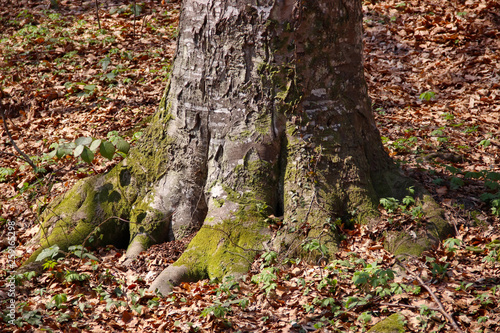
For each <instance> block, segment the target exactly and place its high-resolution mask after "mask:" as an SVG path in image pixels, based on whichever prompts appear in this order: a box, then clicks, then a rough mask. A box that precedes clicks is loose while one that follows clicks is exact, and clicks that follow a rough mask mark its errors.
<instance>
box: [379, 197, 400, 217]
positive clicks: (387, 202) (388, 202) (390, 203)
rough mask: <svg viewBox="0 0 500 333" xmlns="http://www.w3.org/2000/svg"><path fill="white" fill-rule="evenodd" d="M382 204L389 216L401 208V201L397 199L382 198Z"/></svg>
mask: <svg viewBox="0 0 500 333" xmlns="http://www.w3.org/2000/svg"><path fill="white" fill-rule="evenodd" d="M380 204H381V205H382V207H384V209H385V210H386V211H387V213H389V214H391V213H394V212H395V211H396V210H398V208H399V200H398V199H396V198H381V199H380Z"/></svg>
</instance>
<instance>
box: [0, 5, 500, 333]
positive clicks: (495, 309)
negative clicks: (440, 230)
mask: <svg viewBox="0 0 500 333" xmlns="http://www.w3.org/2000/svg"><path fill="white" fill-rule="evenodd" d="M43 3H44V4H42V5H41V4H40V1H32V0H19V1H7V0H0V26H1V28H2V30H1V32H0V88H1V89H0V103H1V104H0V105H1V106H2V110H5V114H4V117H3V118H2V119H1V120H0V124H1V125H2V126H1V128H0V203H1V221H0V223H1V225H2V229H1V237H0V250H1V251H2V252H1V254H0V267H1V271H0V280H1V281H2V288H1V289H0V316H1V318H0V331H2V332H9V331H14V332H41V331H54V332H80V331H83V332H124V331H125V332H126V331H133V332H174V331H178V332H190V331H193V332H196V331H199V332H216V331H222V330H227V331H235V332H236V331H241V332H258V331H266V332H308V331H315V330H318V331H325V332H365V331H367V330H369V329H370V328H372V327H373V326H374V325H376V324H377V323H378V322H380V321H382V320H383V319H385V318H387V317H389V316H391V315H393V314H395V313H398V314H400V315H401V316H400V317H399V318H398V319H397V320H396V321H399V322H400V324H401V325H403V326H404V330H405V331H408V332H451V331H460V330H461V331H464V332H500V306H499V305H500V262H499V259H500V258H499V255H500V229H499V215H500V192H499V190H500V168H499V162H500V61H499V57H500V32H499V31H500V15H499V13H500V2H499V1H498V0H477V1H476V0H474V1H471V0H467V1H465V0H464V1H458V0H451V1H438V0H409V1H404V2H403V1H393V0H383V1H372V2H369V1H365V2H364V5H363V10H364V14H365V19H364V26H365V68H366V78H367V82H368V86H369V94H370V96H371V98H372V101H373V110H374V113H375V117H376V121H377V125H378V128H379V130H380V132H381V135H382V140H383V142H384V145H385V147H386V149H387V151H388V153H389V154H390V155H391V156H393V158H394V160H395V161H396V162H397V163H399V164H400V166H401V168H402V170H403V171H404V172H405V173H406V174H408V175H409V176H411V177H413V178H415V179H417V180H418V181H420V182H421V183H422V184H424V185H425V187H426V188H427V190H428V191H429V192H430V193H431V194H432V195H433V197H434V199H435V200H436V201H437V202H438V203H439V204H440V206H441V207H442V208H443V209H444V211H445V217H446V219H447V220H448V221H449V222H450V223H451V224H452V225H453V226H454V228H455V232H456V234H455V235H453V236H451V235H450V238H449V239H447V240H445V241H443V242H442V243H441V244H440V245H439V247H437V248H435V249H433V250H431V251H427V252H425V253H424V254H423V255H422V256H421V257H420V258H410V259H408V260H407V261H405V262H404V263H402V264H401V265H402V266H400V265H399V264H398V262H397V261H396V259H395V258H394V256H393V255H391V254H390V253H389V252H387V251H386V250H385V249H384V246H383V245H384V243H383V237H380V236H381V235H383V231H385V230H391V229H399V230H402V229H403V230H407V231H408V232H409V233H410V234H411V232H412V231H411V230H412V227H414V226H416V225H419V224H421V223H424V222H425V218H424V217H422V216H421V214H420V207H419V205H418V202H412V200H411V193H410V192H409V197H408V198H407V200H405V201H404V202H397V201H395V200H394V199H392V198H385V200H382V202H381V205H380V212H381V220H380V223H379V224H378V225H377V227H376V228H371V229H368V228H367V227H365V226H357V227H355V228H353V229H349V228H342V226H339V227H340V229H341V231H342V237H343V239H344V240H343V241H342V243H341V251H340V252H339V253H337V254H336V257H337V260H335V261H332V262H330V263H328V265H310V264H307V263H306V262H305V261H301V260H298V259H294V258H289V262H288V263H287V264H286V265H285V264H284V263H279V264H276V263H273V260H274V258H275V254H274V253H269V252H268V253H264V254H263V256H262V257H261V258H259V259H258V260H256V262H255V263H254V265H253V268H252V271H251V272H250V274H249V275H248V277H247V278H246V279H245V280H242V281H234V280H231V279H226V280H224V281H220V282H215V281H207V280H205V281H200V282H197V283H184V284H182V285H181V286H179V287H177V288H175V290H174V291H173V292H172V294H170V295H168V296H167V297H157V296H156V295H153V294H151V293H148V292H146V289H147V286H148V285H149V284H150V283H151V282H152V281H153V280H154V278H155V277H156V276H157V275H158V274H159V273H160V272H161V271H162V270H163V269H164V268H165V267H166V266H168V265H169V264H170V263H172V262H173V261H174V260H175V259H176V258H177V257H178V256H179V255H180V254H181V253H182V251H183V250H184V248H185V246H186V244H187V243H188V242H189V239H183V240H178V241H175V242H171V243H168V244H162V245H156V246H153V247H152V248H151V249H149V250H148V251H146V252H144V253H142V254H141V255H140V256H139V258H138V259H137V260H136V261H135V262H134V263H133V265H132V266H127V267H125V266H123V265H122V261H123V254H124V250H123V249H117V248H114V247H106V248H102V249H99V250H97V251H90V252H88V251H86V250H85V249H83V250H82V249H74V250H73V251H72V252H71V253H68V254H67V255H66V256H65V257H64V258H61V259H56V260H48V261H47V262H46V264H45V268H44V270H43V271H42V272H39V274H36V275H35V274H34V273H31V272H26V273H24V274H17V275H12V274H11V272H10V271H11V270H12V269H15V268H17V267H18V266H19V265H20V264H21V263H22V261H23V260H25V259H26V257H27V256H29V253H31V252H32V251H33V248H32V247H30V246H28V245H27V242H28V241H29V240H30V239H31V238H32V237H33V236H34V235H35V234H36V233H37V232H38V225H39V220H38V213H39V212H40V211H42V210H43V209H44V208H45V207H46V206H47V204H49V203H50V202H51V200H52V199H53V198H54V197H55V196H57V195H60V194H61V193H64V192H65V191H67V190H68V189H69V188H71V186H72V185H73V184H74V183H75V182H76V181H77V180H78V179H81V178H84V177H87V176H89V175H92V174H96V173H103V172H106V171H107V170H109V169H110V168H111V167H112V166H113V165H115V164H116V163H118V161H119V160H120V159H121V157H120V156H119V154H116V157H115V158H114V159H112V160H111V161H109V160H107V159H105V158H104V157H103V156H101V155H99V154H96V155H95V156H91V157H92V158H90V159H91V160H92V164H91V165H89V164H87V163H85V162H84V161H83V160H82V158H83V157H82V158H80V157H78V158H75V157H73V156H71V155H67V156H65V157H63V158H59V159H54V158H53V156H51V155H50V152H51V151H53V150H54V147H56V145H58V147H63V146H64V142H66V143H68V142H72V141H74V140H75V139H76V138H78V137H82V136H86V137H92V138H96V139H101V140H106V139H109V140H113V138H116V137H118V136H120V137H123V138H124V139H125V140H126V141H128V142H131V143H132V145H133V144H134V142H135V140H136V139H137V138H138V137H140V133H141V131H142V129H143V128H144V127H145V126H147V123H148V119H149V118H148V117H149V116H150V115H151V114H153V113H154V111H155V110H156V108H157V105H158V103H159V100H160V98H161V96H162V93H163V89H164V86H165V84H166V81H167V80H168V72H169V68H170V65H171V61H172V57H173V54H174V51H175V38H176V35H177V22H178V15H179V3H170V2H169V1H143V2H141V3H138V4H137V5H138V6H137V7H134V1H126V0H115V1H99V3H100V4H101V7H100V10H99V19H97V16H96V11H95V2H94V1H88V0H82V1H69V0H66V1H65V0H62V1H59V8H58V9H51V8H49V7H48V5H47V4H48V3H49V1H44V2H43ZM134 9H135V14H136V15H137V16H135V15H134ZM99 25H100V27H99ZM7 129H8V131H7ZM12 142H15V144H16V145H17V147H18V148H19V149H20V150H21V151H23V152H24V154H26V157H22V156H21V155H20V154H19V153H18V151H16V149H15V147H14V145H13V143H12ZM82 156H83V155H82ZM87 158H89V157H88V156H87ZM28 160H30V161H31V163H33V164H35V165H36V167H37V168H39V169H40V171H41V172H40V173H38V174H35V173H34V172H33V169H32V168H31V167H30V165H29V163H28ZM13 244H14V245H13ZM315 245H318V244H312V243H311V244H306V245H305V246H309V247H310V248H312V247H314V246H315ZM78 255H79V257H78ZM395 271H399V272H400V273H401V274H396V275H394V272H395ZM13 280H15V282H16V287H15V288H11V287H10V285H9V281H13ZM14 291H15V293H13V292H14ZM14 294H15V295H14ZM11 307H14V308H15V319H13V318H12V317H10V316H9V315H10V313H11V312H10V310H11ZM12 313H14V311H13V312H12Z"/></svg>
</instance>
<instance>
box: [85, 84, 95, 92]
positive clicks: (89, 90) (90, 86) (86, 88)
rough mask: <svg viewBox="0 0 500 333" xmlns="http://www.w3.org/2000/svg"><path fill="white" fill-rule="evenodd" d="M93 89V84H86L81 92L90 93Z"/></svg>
mask: <svg viewBox="0 0 500 333" xmlns="http://www.w3.org/2000/svg"><path fill="white" fill-rule="evenodd" d="M94 89H95V84H87V85H86V86H84V87H83V90H86V91H87V92H92V91H94Z"/></svg>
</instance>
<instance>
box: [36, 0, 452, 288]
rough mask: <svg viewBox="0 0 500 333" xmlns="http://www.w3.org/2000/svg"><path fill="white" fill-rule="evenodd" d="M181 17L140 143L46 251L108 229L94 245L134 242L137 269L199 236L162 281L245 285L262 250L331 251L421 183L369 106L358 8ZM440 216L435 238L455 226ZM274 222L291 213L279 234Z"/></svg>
mask: <svg viewBox="0 0 500 333" xmlns="http://www.w3.org/2000/svg"><path fill="white" fill-rule="evenodd" d="M180 20H181V21H180V28H179V29H180V31H179V39H178V44H177V46H178V47H177V55H176V58H175V62H174V66H173V71H172V75H171V81H170V83H169V86H168V87H167V89H166V92H165V95H164V98H163V99H162V101H161V103H160V107H159V109H158V112H157V113H156V114H155V116H154V119H153V121H152V123H151V125H150V127H149V128H148V130H147V132H146V134H145V137H144V139H143V140H142V142H141V143H140V144H139V145H138V146H137V147H136V148H135V149H133V150H132V151H131V153H130V156H129V157H128V158H127V159H126V160H124V161H123V162H122V163H121V164H120V165H118V166H117V167H116V168H115V169H113V170H112V171H111V172H109V173H108V174H106V175H101V176H96V177H93V178H91V179H88V180H85V181H82V182H80V183H78V184H77V185H76V186H75V187H74V188H73V189H72V190H71V191H70V192H69V193H68V194H67V195H66V196H64V198H62V199H61V200H59V201H58V202H57V203H55V204H54V205H52V207H51V208H50V209H49V210H48V212H47V213H46V216H45V219H44V220H45V222H44V232H43V233H42V235H48V236H47V237H45V236H44V237H41V238H40V240H39V241H40V242H41V244H42V246H43V247H47V246H49V245H51V244H54V243H58V244H59V245H60V246H61V247H62V248H67V247H68V246H69V245H72V244H81V243H82V242H83V241H84V240H85V239H86V238H88V236H89V234H92V235H93V234H94V231H95V228H96V226H97V225H99V226H100V228H99V230H100V231H99V233H95V234H96V235H101V237H100V238H98V237H95V238H96V241H95V242H94V244H96V245H99V244H106V243H113V242H115V243H116V241H115V240H116V239H121V240H123V239H126V240H129V239H130V245H129V248H128V251H127V255H128V256H129V257H131V258H132V257H134V256H135V255H137V254H138V253H139V252H140V251H142V250H144V249H145V248H147V247H148V246H150V245H151V244H153V243H159V242H164V241H168V240H173V239H176V238H180V237H183V236H184V235H186V234H189V233H190V232H192V231H194V230H198V229H199V231H198V233H197V235H196V236H195V238H194V239H193V240H192V242H191V244H190V245H189V247H188V249H187V250H186V251H185V253H184V254H183V255H182V257H181V258H180V259H179V260H178V261H177V262H176V263H175V264H174V265H172V266H170V267H169V268H167V269H166V270H165V271H164V272H163V273H162V274H161V275H160V276H159V278H158V279H157V280H156V281H155V283H154V284H153V286H152V288H153V289H154V288H158V289H160V291H162V292H164V293H165V292H167V291H168V290H169V288H170V287H169V286H170V285H171V284H172V283H174V284H175V283H177V282H179V281H181V280H195V279H200V278H204V277H211V278H215V277H222V276H224V275H228V274H233V275H238V274H244V273H245V272H246V271H247V270H248V268H249V266H250V264H251V262H252V260H253V259H254V257H255V255H256V254H257V253H258V252H259V251H262V250H268V249H276V250H277V251H280V252H281V253H288V254H290V253H294V252H298V250H299V249H300V246H299V245H300V244H301V242H302V241H303V240H304V239H305V238H310V239H311V238H315V239H318V240H319V241H320V242H321V243H322V244H324V245H326V247H327V248H328V249H329V250H331V251H335V249H336V246H337V235H336V232H335V228H334V227H333V221H335V220H337V219H356V220H357V221H359V222H364V221H368V220H369V219H371V218H376V216H377V214H378V211H377V205H378V200H379V198H381V197H386V196H393V197H402V196H404V194H405V192H404V190H405V188H406V187H408V186H409V185H411V184H412V182H411V181H410V180H409V179H406V178H404V177H402V176H401V175H400V174H399V171H398V170H397V169H395V168H394V166H393V164H392V162H391V160H390V159H389V158H388V156H387V154H386V153H385V151H384V149H383V147H382V144H381V141H380V137H379V133H378V131H377V129H376V127H375V122H374V118H373V115H372V112H371V105H370V100H369V98H368V95H367V88H366V84H365V80H364V76H363V63H362V50H363V45H362V24H361V22H362V11H361V2H360V1H358V0H317V1H291V0H281V1H276V0H260V1H257V0H252V1H243V0H228V1H217V0H185V1H184V3H183V9H182V14H181V18H180ZM431 206H432V204H431ZM429 207H430V206H429ZM432 208H433V209H434V210H435V214H434V215H435V216H434V217H435V221H434V222H432V223H433V225H434V226H435V227H436V228H434V229H432V233H433V235H434V238H439V236H441V235H443V234H444V233H446V232H447V224H446V223H445V222H444V221H443V220H442V219H440V217H439V211H438V210H437V211H436V207H435V206H432ZM436 212H437V213H436ZM270 214H274V215H275V216H278V217H280V216H283V224H282V225H283V227H282V228H281V230H280V231H279V232H278V233H277V234H276V235H273V234H272V233H271V231H270V229H269V228H268V226H269V222H273V219H272V218H269V217H268V216H269V215H270ZM110 217H120V218H122V219H126V220H129V221H130V223H123V222H121V221H120V220H118V219H116V218H115V219H110V220H108V221H106V219H107V218H110ZM103 221H106V222H105V223H103ZM429 230H430V229H429ZM424 232H425V231H424ZM398 239H399V240H401V238H398ZM404 241H405V242H407V241H408V239H406V238H404ZM424 245H428V244H427V243H426V244H424ZM37 253H39V251H37ZM37 253H35V254H34V255H33V256H32V258H34V257H36V254H37Z"/></svg>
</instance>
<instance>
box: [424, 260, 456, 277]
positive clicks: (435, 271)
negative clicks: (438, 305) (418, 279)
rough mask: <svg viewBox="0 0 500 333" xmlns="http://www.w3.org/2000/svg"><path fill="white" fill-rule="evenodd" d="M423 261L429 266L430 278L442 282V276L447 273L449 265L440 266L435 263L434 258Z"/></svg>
mask: <svg viewBox="0 0 500 333" xmlns="http://www.w3.org/2000/svg"><path fill="white" fill-rule="evenodd" d="M425 261H426V262H427V263H428V264H430V266H431V273H432V276H433V277H434V278H435V279H438V280H442V279H443V278H444V276H445V275H446V272H447V271H448V267H449V266H450V263H446V264H444V265H441V264H439V263H437V262H436V259H435V258H432V257H425Z"/></svg>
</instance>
